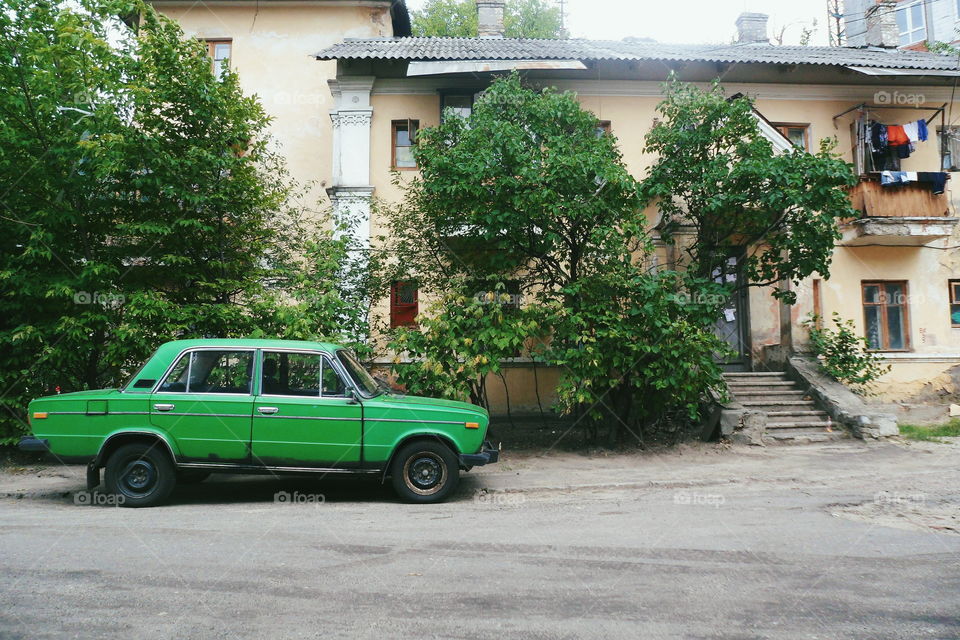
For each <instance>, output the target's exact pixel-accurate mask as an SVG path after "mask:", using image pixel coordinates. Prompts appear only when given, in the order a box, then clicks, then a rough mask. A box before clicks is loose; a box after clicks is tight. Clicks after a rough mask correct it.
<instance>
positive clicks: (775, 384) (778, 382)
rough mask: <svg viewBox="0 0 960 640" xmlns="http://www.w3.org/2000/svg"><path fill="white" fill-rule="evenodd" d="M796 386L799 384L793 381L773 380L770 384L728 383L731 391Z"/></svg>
mask: <svg viewBox="0 0 960 640" xmlns="http://www.w3.org/2000/svg"><path fill="white" fill-rule="evenodd" d="M796 384H797V383H796V382H793V381H792V380H773V381H770V382H767V381H763V382H758V381H756V380H745V381H740V380H737V381H736V382H734V381H729V382H727V386H728V387H730V388H731V389H740V388H743V387H793V386H796Z"/></svg>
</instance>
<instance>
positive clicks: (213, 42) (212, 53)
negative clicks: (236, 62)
mask: <svg viewBox="0 0 960 640" xmlns="http://www.w3.org/2000/svg"><path fill="white" fill-rule="evenodd" d="M203 42H204V44H206V45H207V57H208V58H210V72H211V73H213V76H214V77H215V78H216V79H217V80H220V78H221V76H219V75H217V58H216V55H217V54H216V52H217V45H218V44H225V45H228V46H229V47H230V55H229V56H227V57H226V58H223V60H226V62H227V66H226V68H227V69H230V68H231V65H230V61H231V60H233V38H205V39H204V40H203Z"/></svg>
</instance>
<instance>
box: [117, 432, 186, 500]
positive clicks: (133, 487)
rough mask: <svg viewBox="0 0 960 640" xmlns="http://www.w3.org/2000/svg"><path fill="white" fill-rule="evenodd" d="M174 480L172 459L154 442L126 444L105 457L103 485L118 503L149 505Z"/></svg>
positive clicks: (164, 493)
mask: <svg viewBox="0 0 960 640" xmlns="http://www.w3.org/2000/svg"><path fill="white" fill-rule="evenodd" d="M176 484H177V472H176V469H174V467H173V461H171V460H170V457H169V456H168V455H167V454H166V452H165V451H163V450H162V449H161V448H160V446H159V445H157V444H139V443H138V444H127V445H123V446H122V447H120V448H119V449H117V450H116V451H114V452H113V453H112V454H111V455H110V457H109V458H108V459H107V466H106V472H105V473H104V485H105V486H106V489H107V492H108V493H110V494H112V495H114V496H116V497H117V498H118V499H117V505H118V506H121V507H152V506H155V505H158V504H161V503H162V502H163V501H164V500H166V499H167V498H168V497H169V496H170V492H172V491H173V487H174V486H175V485H176Z"/></svg>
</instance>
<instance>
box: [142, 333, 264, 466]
mask: <svg viewBox="0 0 960 640" xmlns="http://www.w3.org/2000/svg"><path fill="white" fill-rule="evenodd" d="M255 354H256V350H255V349H223V348H220V349H215V348H204V349H195V350H191V351H187V352H185V353H183V354H181V356H180V357H179V358H178V360H177V361H176V362H175V363H174V365H173V367H172V368H171V369H170V370H169V371H168V372H167V375H166V376H165V377H164V379H163V380H162V381H161V383H160V384H159V385H158V386H157V388H156V390H155V391H154V393H153V394H152V395H151V398H150V420H151V422H152V423H153V424H154V425H155V426H157V427H160V428H162V429H164V430H166V431H167V433H169V434H170V436H171V437H172V438H173V439H174V441H175V442H176V444H177V446H178V447H179V449H180V453H181V456H182V457H183V459H184V460H186V461H190V462H210V463H230V464H237V463H249V462H250V430H251V427H252V418H253V393H252V391H253V388H252V382H253V364H254V361H255V357H254V356H255Z"/></svg>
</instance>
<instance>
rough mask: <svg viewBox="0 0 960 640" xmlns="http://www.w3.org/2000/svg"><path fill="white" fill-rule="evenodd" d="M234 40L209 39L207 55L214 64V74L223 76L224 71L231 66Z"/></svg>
mask: <svg viewBox="0 0 960 640" xmlns="http://www.w3.org/2000/svg"><path fill="white" fill-rule="evenodd" d="M232 50H233V42H231V41H230V40H207V55H208V56H210V60H211V61H212V62H211V64H212V65H213V67H212V68H213V75H214V77H216V78H222V77H223V73H224V71H226V70H227V69H229V68H230V54H231V53H232Z"/></svg>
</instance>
